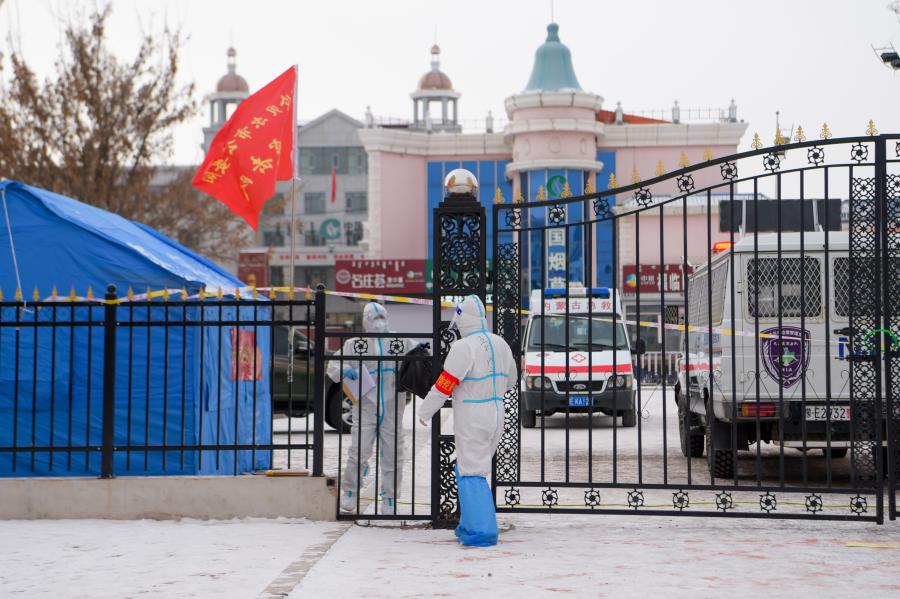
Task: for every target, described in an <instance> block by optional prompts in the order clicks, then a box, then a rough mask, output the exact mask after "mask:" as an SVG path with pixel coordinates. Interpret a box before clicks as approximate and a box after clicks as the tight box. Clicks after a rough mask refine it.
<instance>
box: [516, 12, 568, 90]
mask: <svg viewBox="0 0 900 599" xmlns="http://www.w3.org/2000/svg"><path fill="white" fill-rule="evenodd" d="M563 89H575V90H581V85H579V84H578V77H576V76H575V69H574V68H573V67H572V53H571V52H569V49H568V48H567V47H566V46H565V45H564V44H563V43H562V42H560V41H559V25H557V24H556V23H550V24H549V25H547V41H545V42H544V43H543V44H542V45H541V47H540V48H538V49H537V51H536V52H535V53H534V68H533V69H531V78H530V79H529V80H528V85H526V86H525V91H527V92H532V91H559V90H563Z"/></svg>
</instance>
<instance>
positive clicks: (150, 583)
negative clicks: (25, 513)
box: [0, 519, 346, 599]
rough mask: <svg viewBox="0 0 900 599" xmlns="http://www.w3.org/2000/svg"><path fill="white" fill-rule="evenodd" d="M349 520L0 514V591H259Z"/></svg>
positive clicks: (95, 598) (239, 594)
mask: <svg viewBox="0 0 900 599" xmlns="http://www.w3.org/2000/svg"><path fill="white" fill-rule="evenodd" d="M345 526H346V525H345V524H337V523H333V522H331V523H328V522H325V523H321V522H310V521H306V520H289V519H278V520H262V519H248V520H227V521H200V520H182V521H177V522H176V521H152V520H138V521H119V520H27V521H22V520H19V521H16V520H13V521H5V522H0V547H3V558H2V559H0V596H2V597H20V596H21V597H67V598H68V597H73V598H74V597H89V598H91V599H101V598H106V597H109V598H115V599H122V598H126V597H138V596H140V597H166V598H169V597H219V598H222V599H226V598H232V597H233V598H235V599H244V598H247V597H256V596H257V595H259V594H260V593H261V592H262V591H263V590H264V589H265V588H266V587H267V586H268V585H270V583H272V582H273V581H274V580H276V579H277V578H278V576H279V574H280V573H281V572H282V571H283V570H284V569H285V568H286V567H288V566H289V565H290V564H291V563H292V562H295V561H296V560H297V559H298V558H300V557H301V556H302V555H303V553H304V551H305V550H306V549H307V548H309V547H312V546H314V545H317V544H321V543H323V542H324V541H326V540H327V538H328V536H329V534H332V535H333V533H334V532H335V531H340V530H341V529H343V528H344V527H345Z"/></svg>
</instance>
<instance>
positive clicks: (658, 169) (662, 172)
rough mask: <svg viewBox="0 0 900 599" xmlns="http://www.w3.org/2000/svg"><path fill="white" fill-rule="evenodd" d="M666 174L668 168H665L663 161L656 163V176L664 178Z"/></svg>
mask: <svg viewBox="0 0 900 599" xmlns="http://www.w3.org/2000/svg"><path fill="white" fill-rule="evenodd" d="M665 174H666V167H664V166H663V161H662V160H660V161H659V162H657V163H656V176H657V177H662V176H663V175H665Z"/></svg>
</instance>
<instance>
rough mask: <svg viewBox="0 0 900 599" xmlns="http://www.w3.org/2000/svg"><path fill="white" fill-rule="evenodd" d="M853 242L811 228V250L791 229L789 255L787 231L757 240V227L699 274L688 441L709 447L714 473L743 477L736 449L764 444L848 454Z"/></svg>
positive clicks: (690, 341) (688, 381) (698, 451)
mask: <svg viewBox="0 0 900 599" xmlns="http://www.w3.org/2000/svg"><path fill="white" fill-rule="evenodd" d="M848 241H849V240H848V235H847V233H846V232H829V234H828V253H827V257H826V253H825V233H823V232H807V233H805V234H804V237H803V248H804V249H803V252H802V253H801V245H800V244H801V237H800V233H782V234H781V247H780V254H779V242H778V235H776V234H760V235H759V237H758V242H757V243H756V247H755V248H754V239H753V237H752V236H748V237H745V238H744V239H742V240H741V241H739V242H737V243H736V244H735V245H734V247H733V248H731V249H730V250H727V251H725V252H724V253H722V254H719V255H718V256H716V257H715V258H713V259H712V261H711V262H710V263H709V264H705V265H703V266H702V267H700V268H698V269H696V270H695V271H694V273H693V274H692V275H691V277H690V278H689V279H688V291H687V293H688V295H687V302H686V305H687V324H688V325H689V327H690V329H692V330H691V331H690V332H689V333H683V334H682V352H683V353H682V355H681V357H680V359H679V364H678V373H679V380H678V383H677V384H676V386H675V401H676V403H677V405H678V413H679V419H678V423H679V433H680V438H681V450H682V452H683V453H684V455H685V456H688V457H700V456H702V455H703V452H704V450H705V451H706V452H707V459H708V464H709V468H710V472H711V473H712V474H713V475H714V476H716V477H720V478H732V477H733V476H734V471H735V464H734V460H733V456H734V454H733V447H735V446H736V447H737V449H738V450H745V449H748V448H749V446H750V445H751V444H755V443H758V442H759V443H761V442H766V443H773V444H776V445H781V446H784V447H786V448H796V449H800V450H803V451H808V450H810V449H815V450H816V451H821V452H822V453H823V454H830V456H831V457H832V458H843V457H845V456H846V455H847V452H848V448H849V446H850V418H851V414H850V365H849V362H848V361H847V359H848V350H847V347H848V337H847V334H848V327H849V324H850V323H849V314H850V301H849V289H850V271H849V257H848ZM826 259H827V262H826ZM732 263H733V265H734V268H733V270H732ZM826 278H827V285H826ZM732 280H733V281H734V286H733V293H732ZM779 280H780V281H781V288H780V292H779V285H778V281H779ZM801 281H802V284H801ZM710 289H712V293H711V295H710ZM826 290H827V294H828V297H826ZM710 315H711V319H710ZM695 327H699V328H700V330H694V329H695ZM708 327H711V329H710V328H708ZM710 378H712V385H710Z"/></svg>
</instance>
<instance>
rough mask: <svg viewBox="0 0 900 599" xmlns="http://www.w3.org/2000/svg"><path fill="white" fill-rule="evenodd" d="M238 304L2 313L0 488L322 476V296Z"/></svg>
mask: <svg viewBox="0 0 900 599" xmlns="http://www.w3.org/2000/svg"><path fill="white" fill-rule="evenodd" d="M244 293H245V296H244V297H241V296H240V290H237V291H236V293H235V294H234V295H227V296H226V295H223V294H222V293H221V292H219V293H217V294H208V293H204V292H202V291H201V292H200V293H199V294H197V295H194V296H190V297H188V296H187V295H186V292H183V291H182V292H177V291H172V292H169V291H163V292H157V293H154V294H152V295H151V294H148V295H142V296H134V295H133V294H132V293H131V292H130V291H129V294H128V296H126V297H120V296H118V295H117V293H116V290H115V288H113V287H110V288H109V289H108V291H107V293H106V295H105V297H103V298H102V299H94V298H93V297H91V294H90V292H89V293H88V296H87V297H75V295H74V293H73V294H72V295H71V296H70V297H57V296H56V295H55V293H54V295H52V296H51V297H49V298H45V299H38V295H37V291H35V301H24V300H23V299H22V297H21V294H20V293H17V295H16V299H15V300H14V301H2V302H0V476H67V475H68V476H76V475H90V476H94V475H99V476H101V477H103V478H110V477H113V476H119V475H168V474H232V475H236V474H240V473H244V472H251V471H257V470H274V469H285V468H294V467H295V466H302V467H305V468H309V469H311V471H312V474H313V475H316V476H320V475H322V445H323V435H324V430H323V427H324V424H323V423H324V420H323V411H324V410H323V405H324V403H323V402H324V391H325V378H324V371H323V364H324V356H325V345H324V341H325V340H324V331H325V329H324V322H325V320H324V319H325V295H324V291H323V290H322V289H321V288H320V289H319V290H317V291H316V292H315V293H312V294H310V296H309V297H303V298H302V299H300V298H294V297H293V294H291V296H290V297H287V298H279V297H277V296H275V295H274V294H272V295H270V296H269V297H265V296H263V295H260V294H258V293H257V292H256V291H250V292H248V291H247V290H244ZM170 294H171V297H170ZM298 418H301V419H302V422H297V423H295V420H297V419H298ZM298 462H299V463H298Z"/></svg>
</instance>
